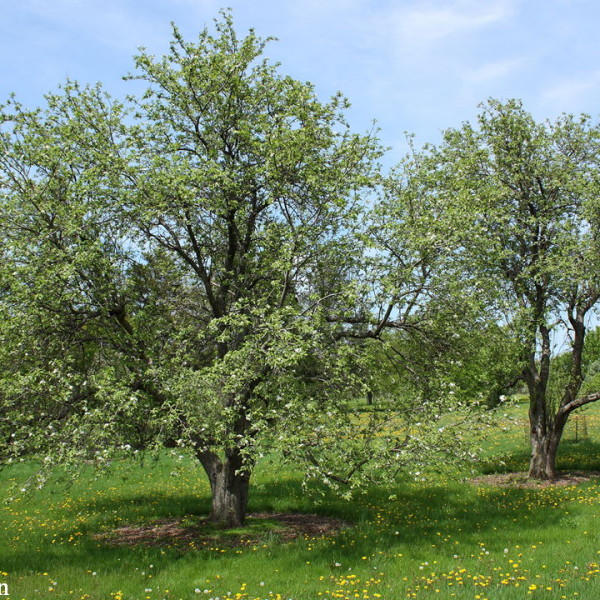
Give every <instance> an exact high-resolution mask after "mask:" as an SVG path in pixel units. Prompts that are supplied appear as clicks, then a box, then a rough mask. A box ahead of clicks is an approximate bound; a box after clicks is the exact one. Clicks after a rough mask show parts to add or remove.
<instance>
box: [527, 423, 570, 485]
mask: <svg viewBox="0 0 600 600" xmlns="http://www.w3.org/2000/svg"><path fill="white" fill-rule="evenodd" d="M563 429H564V425H563V426H560V427H559V426H557V425H556V424H555V425H554V427H551V428H550V427H549V428H548V429H547V430H546V431H545V432H539V431H538V430H536V429H535V428H532V431H531V436H530V437H531V460H530V462H529V477H530V478H531V479H554V478H555V477H556V455H557V452H558V445H559V443H560V438H561V437H562V433H563Z"/></svg>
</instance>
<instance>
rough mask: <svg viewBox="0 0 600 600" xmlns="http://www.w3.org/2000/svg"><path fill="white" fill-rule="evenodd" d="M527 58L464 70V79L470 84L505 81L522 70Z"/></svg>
mask: <svg viewBox="0 0 600 600" xmlns="http://www.w3.org/2000/svg"><path fill="white" fill-rule="evenodd" d="M529 62H530V61H529V59H527V58H509V59H506V60H497V61H492V62H487V63H484V64H482V65H480V66H477V67H473V68H466V69H465V70H464V79H465V80H466V81H468V82H469V83H472V84H485V83H491V82H494V81H497V80H499V79H505V78H507V77H509V76H511V75H514V74H515V73H516V72H517V71H519V70H521V69H523V68H524V67H525V66H526V65H527V64H528V63H529Z"/></svg>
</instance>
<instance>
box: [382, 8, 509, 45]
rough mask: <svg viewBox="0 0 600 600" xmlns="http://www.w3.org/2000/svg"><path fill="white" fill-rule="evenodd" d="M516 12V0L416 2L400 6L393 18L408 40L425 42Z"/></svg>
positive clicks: (468, 31)
mask: <svg viewBox="0 0 600 600" xmlns="http://www.w3.org/2000/svg"><path fill="white" fill-rule="evenodd" d="M512 13H513V2H512V0H496V1H492V2H477V1H472V0H457V1H454V2H427V3H425V5H423V3H418V4H417V3H415V5H414V6H413V7H411V8H408V9H405V8H400V9H398V10H396V11H395V14H394V17H393V19H394V21H395V29H396V33H397V34H398V35H399V37H400V38H401V39H402V40H403V41H404V42H410V43H416V44H419V45H423V44H430V43H432V42H436V41H438V40H442V39H444V38H447V37H451V36H457V35H462V34H465V33H470V32H474V31H477V30H479V29H481V28H483V27H486V26H488V25H491V24H493V23H497V22H499V21H502V20H504V19H506V18H507V17H509V16H510V15H511V14H512Z"/></svg>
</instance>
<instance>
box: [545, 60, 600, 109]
mask: <svg viewBox="0 0 600 600" xmlns="http://www.w3.org/2000/svg"><path fill="white" fill-rule="evenodd" d="M598 95H600V70H596V71H592V72H590V73H588V74H587V75H585V76H580V77H576V78H575V77H573V78H568V79H563V80H562V81H559V82H556V83H554V84H552V85H550V86H549V87H547V88H546V89H545V91H544V92H543V93H542V95H541V104H542V105H545V106H552V107H555V106H558V107H560V109H561V110H575V111H576V110H578V109H577V107H578V106H581V105H586V104H589V103H590V101H591V100H592V98H593V99H596V98H597V97H598Z"/></svg>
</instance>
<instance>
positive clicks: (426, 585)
mask: <svg viewBox="0 0 600 600" xmlns="http://www.w3.org/2000/svg"><path fill="white" fill-rule="evenodd" d="M598 414H600V413H599V412H598V410H597V409H596V408H594V409H593V410H590V411H588V412H587V414H586V417H587V436H586V437H585V438H584V437H580V434H581V429H579V431H578V432H577V433H578V439H577V441H575V437H574V431H573V424H571V425H570V429H569V430H568V431H567V432H566V434H565V441H564V444H563V447H562V449H561V455H560V457H559V468H562V469H572V468H577V469H598V468H600V464H599V460H598V454H599V453H598V449H599V446H598V442H599V441H600V419H598ZM525 418H526V406H525V405H519V406H516V407H511V408H508V409H507V417H506V419H505V420H503V421H502V422H500V423H499V426H498V427H496V428H495V429H494V430H493V431H492V432H491V433H490V436H488V439H487V442H486V448H485V451H486V454H487V458H486V461H485V462H484V463H483V464H482V466H481V468H482V470H486V471H490V470H492V468H493V467H494V466H496V469H495V470H500V471H503V470H504V471H508V470H518V469H524V468H526V465H527V455H528V448H527V438H526V423H525ZM580 426H581V424H580ZM500 458H501V460H502V462H503V464H501V463H500ZM31 469H32V466H31V465H28V464H21V465H18V466H16V467H14V468H11V469H7V470H5V471H4V472H3V473H2V474H1V480H0V486H1V487H2V490H3V495H4V496H5V497H6V496H7V495H8V494H9V491H8V490H9V488H10V486H11V484H13V483H18V482H19V481H20V480H22V479H24V478H26V477H27V476H28V474H29V473H30V471H31ZM208 491H209V490H208V485H207V483H206V480H205V478H204V476H203V474H202V472H201V470H200V469H199V468H198V467H197V466H196V465H195V464H194V463H193V462H192V461H191V460H188V459H184V460H179V459H177V458H175V457H170V456H165V457H164V459H163V460H161V461H160V462H159V463H158V464H156V465H150V466H149V467H147V468H145V469H142V468H140V467H139V466H138V465H135V464H132V463H130V462H126V461H122V462H118V463H116V464H115V466H114V469H113V471H112V473H111V475H110V477H108V478H103V479H98V480H95V479H94V478H93V476H92V474H91V472H90V473H88V474H87V476H86V477H84V478H83V479H81V480H80V481H78V482H76V483H75V484H73V485H72V486H71V487H69V488H67V489H65V488H64V487H63V488H56V487H49V488H45V489H44V490H41V491H36V492H35V493H34V494H33V495H32V496H31V497H26V498H20V499H18V500H17V501H15V502H12V503H10V504H6V505H3V506H1V507H0V527H1V531H2V534H3V538H2V545H1V546H0V572H1V573H2V574H0V582H6V583H7V584H8V585H9V590H10V594H11V595H10V597H11V598H12V599H13V600H14V599H21V598H24V599H26V600H31V599H35V598H77V599H85V598H89V599H94V600H96V599H97V600H105V599H106V600H110V599H111V598H112V599H115V600H118V599H122V600H134V599H136V600H142V599H143V600H155V599H156V600H161V599H171V600H175V599H179V598H181V599H191V598H201V599H205V600H209V599H210V598H217V597H218V598H220V599H221V600H223V599H224V598H237V599H239V600H242V599H244V600H246V599H258V598H260V599H261V600H262V599H267V598H273V599H277V598H285V599H288V598H293V599H295V600H296V599H297V600H304V599H306V600H308V599H311V600H313V599H318V598H323V599H333V598H340V599H348V600H350V599H357V598H358V599H361V600H370V599H374V598H383V599H387V600H396V599H400V598H415V599H429V598H438V599H446V598H457V599H461V600H467V599H468V600H485V599H487V600H516V599H523V598H529V597H531V598H540V599H548V600H554V599H562V598H569V599H575V598H579V599H585V600H588V599H594V598H597V597H600V578H599V577H598V575H599V574H600V567H598V564H600V536H599V535H598V533H597V523H598V517H599V512H600V511H599V507H600V482H599V481H598V480H592V481H590V482H588V483H585V484H581V485H579V486H568V487H562V488H558V487H548V488H543V489H522V488H500V487H494V486H486V485H479V486H477V485H472V484H470V483H468V482H461V481H459V480H457V478H456V474H454V476H453V477H451V478H450V477H445V476H439V475H437V476H435V477H434V478H432V479H429V480H427V481H419V482H415V481H408V480H407V481H405V482H403V483H400V484H398V485H397V486H396V487H394V488H389V489H373V490H370V491H369V492H368V493H365V494H363V495H359V496H357V497H356V498H354V500H352V501H351V502H345V501H342V500H339V499H336V498H334V497H332V496H330V495H327V494H326V495H325V496H323V497H321V498H320V499H317V498H313V497H311V496H308V495H307V494H305V492H304V491H303V489H302V487H301V485H300V478H299V475H298V474H297V473H294V472H293V471H291V470H289V469H288V468H283V467H281V466H280V465H279V464H278V463H277V462H265V463H264V464H262V465H260V467H259V469H258V471H257V473H256V476H255V477H254V479H253V488H252V496H251V501H250V511H251V512H270V511H279V512H306V513H320V514H326V515H330V516H332V517H337V518H340V519H343V520H345V521H348V522H352V523H353V526H352V527H351V528H349V529H344V530H342V531H341V532H340V533H338V534H336V535H328V536H326V537H324V538H315V539H311V538H309V537H306V538H302V539H296V540H285V539H281V538H280V537H278V536H277V535H271V534H270V530H271V525H272V522H270V521H263V522H257V521H255V522H252V520H251V521H250V522H249V528H248V529H244V530H241V531H239V532H236V534H238V535H244V534H247V535H248V537H249V539H252V540H253V542H252V543H250V544H247V545H239V544H231V543H227V540H226V539H225V538H218V536H217V538H216V539H217V541H215V542H214V543H211V544H209V545H201V544H194V543H191V544H187V545H183V546H182V545H181V544H176V543H173V544H166V545H162V546H160V545H158V546H157V545H139V546H135V547H123V546H115V545H111V544H109V543H107V542H106V541H105V540H102V539H99V538H98V534H103V533H107V532H111V531H114V530H115V528H118V527H122V526H125V525H133V524H147V523H153V522H159V521H160V520H164V519H175V518H177V519H184V522H189V523H190V524H193V523H196V522H197V521H198V519H199V518H200V517H201V516H202V515H204V514H206V512H207V511H208V508H209V495H208Z"/></svg>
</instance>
